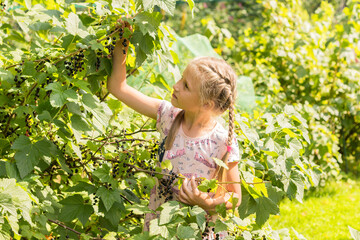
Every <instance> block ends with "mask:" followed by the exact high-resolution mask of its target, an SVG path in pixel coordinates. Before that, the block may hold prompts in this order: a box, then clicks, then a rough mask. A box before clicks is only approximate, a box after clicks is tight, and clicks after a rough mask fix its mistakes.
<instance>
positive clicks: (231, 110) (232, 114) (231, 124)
mask: <svg viewBox="0 0 360 240" xmlns="http://www.w3.org/2000/svg"><path fill="white" fill-rule="evenodd" d="M229 98H230V106H229V135H228V139H227V145H228V146H231V144H232V140H233V137H234V128H235V123H234V122H235V119H234V118H235V106H234V105H235V104H234V98H233V94H230V96H229Z"/></svg>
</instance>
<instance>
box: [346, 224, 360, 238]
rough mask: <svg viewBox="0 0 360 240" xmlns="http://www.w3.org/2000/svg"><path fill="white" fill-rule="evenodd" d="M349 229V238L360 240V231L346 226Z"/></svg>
mask: <svg viewBox="0 0 360 240" xmlns="http://www.w3.org/2000/svg"><path fill="white" fill-rule="evenodd" d="M348 228H349V231H350V234H351V237H352V238H353V239H354V240H360V231H358V230H356V229H354V228H352V227H350V226H348Z"/></svg>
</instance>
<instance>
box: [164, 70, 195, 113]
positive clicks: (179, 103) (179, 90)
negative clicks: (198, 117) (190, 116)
mask: <svg viewBox="0 0 360 240" xmlns="http://www.w3.org/2000/svg"><path fill="white" fill-rule="evenodd" d="M173 88H174V91H173V94H172V97H171V103H172V105H173V106H174V107H177V108H181V109H183V110H188V111H193V112H198V111H199V110H200V107H201V101H200V82H199V81H197V79H196V78H195V74H192V69H191V67H189V66H187V67H186V69H185V71H184V72H183V76H182V78H181V79H180V80H179V81H178V82H176V83H175V85H174V86H173Z"/></svg>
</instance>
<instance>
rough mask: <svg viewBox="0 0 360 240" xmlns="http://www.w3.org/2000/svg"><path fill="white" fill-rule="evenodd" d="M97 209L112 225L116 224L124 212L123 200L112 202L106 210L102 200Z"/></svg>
mask: <svg viewBox="0 0 360 240" xmlns="http://www.w3.org/2000/svg"><path fill="white" fill-rule="evenodd" d="M99 210H100V211H101V212H103V213H104V217H105V218H106V219H107V220H109V221H110V223H111V224H112V225H113V226H117V224H119V221H120V220H121V219H123V217H124V216H125V214H126V209H125V206H124V204H123V202H121V203H120V202H114V204H113V205H112V206H111V208H110V209H109V211H106V209H105V206H104V204H103V202H100V205H99Z"/></svg>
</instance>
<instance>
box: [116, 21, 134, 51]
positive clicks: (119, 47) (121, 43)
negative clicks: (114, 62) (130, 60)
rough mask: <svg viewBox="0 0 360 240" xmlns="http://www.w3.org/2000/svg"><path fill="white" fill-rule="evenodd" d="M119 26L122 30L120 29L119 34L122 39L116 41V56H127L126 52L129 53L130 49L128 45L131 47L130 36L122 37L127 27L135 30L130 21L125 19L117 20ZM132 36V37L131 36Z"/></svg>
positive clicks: (131, 30)
mask: <svg viewBox="0 0 360 240" xmlns="http://www.w3.org/2000/svg"><path fill="white" fill-rule="evenodd" d="M117 23H118V24H117V26H116V27H117V28H120V29H121V30H120V31H119V35H120V36H121V38H120V40H118V41H117V42H116V45H115V51H114V52H115V54H114V56H119V55H120V56H122V57H125V56H126V54H127V51H128V47H129V43H130V41H129V39H128V38H125V37H122V36H123V34H124V32H125V28H127V29H129V30H130V32H133V29H132V26H131V25H130V23H128V22H126V21H123V20H121V19H118V20H117ZM129 38H130V37H129Z"/></svg>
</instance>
